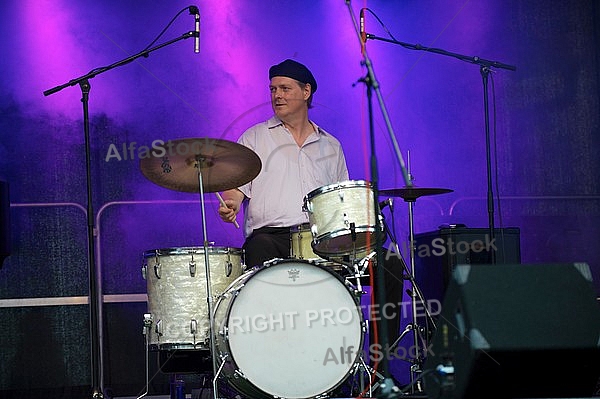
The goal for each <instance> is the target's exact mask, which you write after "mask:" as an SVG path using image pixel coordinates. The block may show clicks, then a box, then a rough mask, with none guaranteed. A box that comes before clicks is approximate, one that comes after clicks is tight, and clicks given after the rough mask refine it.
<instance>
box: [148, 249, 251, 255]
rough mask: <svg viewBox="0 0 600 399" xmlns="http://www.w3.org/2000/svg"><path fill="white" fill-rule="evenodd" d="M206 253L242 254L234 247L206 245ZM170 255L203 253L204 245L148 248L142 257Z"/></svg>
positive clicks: (240, 250)
mask: <svg viewBox="0 0 600 399" xmlns="http://www.w3.org/2000/svg"><path fill="white" fill-rule="evenodd" d="M207 249H208V254H209V255H211V254H223V255H227V254H232V255H240V256H241V255H242V254H243V253H244V251H243V249H241V248H235V247H208V248H207ZM171 255H204V247H171V248H161V249H150V250H147V251H144V258H152V257H155V256H171Z"/></svg>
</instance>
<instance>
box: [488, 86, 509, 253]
mask: <svg viewBox="0 0 600 399" xmlns="http://www.w3.org/2000/svg"><path fill="white" fill-rule="evenodd" d="M489 76H490V82H491V86H492V115H493V118H494V120H493V124H494V125H493V126H494V127H493V129H492V131H493V135H494V185H495V187H496V204H497V207H498V221H499V223H500V226H499V228H500V238H501V240H502V245H501V246H502V260H503V262H502V263H506V245H505V242H506V240H505V239H504V221H503V219H502V208H501V205H500V204H501V202H500V186H499V184H498V180H499V179H498V170H499V168H498V123H497V119H498V118H497V109H496V85H495V84H494V75H493V74H490V75H489ZM490 250H493V249H490ZM498 250H500V248H498ZM496 260H498V259H497V256H496Z"/></svg>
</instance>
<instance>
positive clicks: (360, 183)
mask: <svg viewBox="0 0 600 399" xmlns="http://www.w3.org/2000/svg"><path fill="white" fill-rule="evenodd" d="M353 187H365V188H368V189H371V183H370V182H368V181H366V180H345V181H341V182H338V183H333V184H328V185H326V186H323V187H319V188H317V189H315V190H313V191H311V192H310V193H308V194H307V195H306V200H308V201H310V200H311V199H312V198H313V197H316V196H317V195H320V194H325V193H327V192H330V191H334V190H337V189H339V188H353Z"/></svg>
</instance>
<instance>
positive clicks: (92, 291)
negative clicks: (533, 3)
mask: <svg viewBox="0 0 600 399" xmlns="http://www.w3.org/2000/svg"><path fill="white" fill-rule="evenodd" d="M198 34H199V33H198V32H194V31H190V32H187V33H184V34H183V35H181V36H179V37H178V38H175V39H172V40H169V41H167V42H165V43H163V44H160V45H157V46H155V47H152V48H149V49H147V50H143V51H141V52H139V53H137V54H135V55H132V56H130V57H127V58H125V59H123V60H121V61H117V62H115V63H114V64H111V65H109V66H106V67H102V68H96V69H93V70H92V71H90V72H89V73H87V74H86V75H83V76H80V77H78V78H74V79H71V80H70V81H68V82H66V83H64V84H62V85H59V86H56V87H53V88H51V89H48V90H46V91H44V96H49V95H51V94H54V93H57V92H59V91H61V90H63V89H65V88H67V87H69V86H75V85H79V86H80V87H81V92H82V97H81V102H82V103H83V132H84V137H85V171H86V191H87V244H88V279H89V282H88V283H89V305H90V351H91V374H92V398H94V399H100V398H103V397H104V394H103V392H104V387H103V385H104V380H103V377H104V375H103V372H104V357H103V345H102V344H103V343H102V337H103V335H102V298H101V295H102V289H101V286H102V275H101V272H100V270H99V269H98V268H97V266H96V255H95V245H94V232H95V229H96V228H95V225H94V208H93V195H92V171H91V149H90V148H91V146H90V120H89V93H90V89H91V85H90V82H89V80H90V79H92V78H94V77H96V76H97V75H100V74H102V73H104V72H107V71H110V70H111V69H113V68H116V67H119V66H122V65H125V64H129V63H130V62H132V61H134V60H136V59H137V58H140V57H148V55H149V54H150V53H152V52H153V51H156V50H158V49H161V48H163V47H166V46H169V45H171V44H173V43H175V42H178V41H180V40H183V39H188V38H190V37H195V36H197V35H198Z"/></svg>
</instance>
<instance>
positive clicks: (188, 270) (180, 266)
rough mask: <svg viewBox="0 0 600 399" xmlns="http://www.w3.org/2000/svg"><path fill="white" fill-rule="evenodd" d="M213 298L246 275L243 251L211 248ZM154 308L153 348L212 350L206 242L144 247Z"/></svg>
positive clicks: (151, 312)
mask: <svg viewBox="0 0 600 399" xmlns="http://www.w3.org/2000/svg"><path fill="white" fill-rule="evenodd" d="M208 260H209V263H210V279H211V283H212V284H211V291H212V294H213V298H215V300H216V298H217V297H218V296H219V295H220V294H222V293H223V292H224V291H225V290H226V289H227V287H228V286H229V284H230V283H232V282H233V281H234V280H235V279H236V278H238V277H239V276H241V275H242V272H243V266H242V250H241V249H239V248H227V247H209V248H208ZM144 261H145V262H144V266H143V268H142V271H143V274H144V278H145V279H146V281H147V286H148V312H149V313H150V315H151V316H152V322H153V326H152V328H151V331H150V334H149V340H148V342H149V345H150V348H151V349H152V350H174V349H208V348H209V344H208V339H209V331H210V328H209V327H210V326H209V325H210V323H209V318H208V304H207V301H206V299H207V295H206V275H205V272H206V267H205V264H204V248H203V247H199V248H196V247H184V248H167V249H154V250H150V251H146V252H144Z"/></svg>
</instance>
